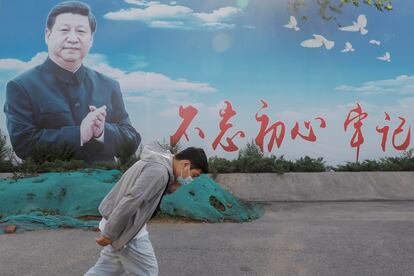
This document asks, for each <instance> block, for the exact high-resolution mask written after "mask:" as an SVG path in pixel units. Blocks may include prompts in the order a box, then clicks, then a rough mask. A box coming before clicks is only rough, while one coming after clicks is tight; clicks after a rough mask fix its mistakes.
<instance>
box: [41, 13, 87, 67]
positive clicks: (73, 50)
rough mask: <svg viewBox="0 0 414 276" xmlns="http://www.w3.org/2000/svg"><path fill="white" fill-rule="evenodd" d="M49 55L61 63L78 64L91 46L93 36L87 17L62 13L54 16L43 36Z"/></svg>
mask: <svg viewBox="0 0 414 276" xmlns="http://www.w3.org/2000/svg"><path fill="white" fill-rule="evenodd" d="M45 40H46V44H47V46H48V51H49V56H50V57H51V58H52V59H53V60H55V61H57V62H58V63H60V64H62V65H67V66H71V65H73V64H80V63H82V60H83V59H84V58H85V56H86V55H87V54H88V52H89V49H90V47H91V46H92V42H93V36H92V32H91V28H90V25H89V21H88V17H87V16H83V15H80V14H72V13H63V14H60V15H58V16H57V17H56V20H55V24H54V25H53V27H52V29H51V30H49V29H46V36H45Z"/></svg>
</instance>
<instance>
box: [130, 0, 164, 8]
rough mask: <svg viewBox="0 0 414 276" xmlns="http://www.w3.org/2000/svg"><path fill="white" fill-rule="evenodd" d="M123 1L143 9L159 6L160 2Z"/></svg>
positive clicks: (142, 0) (143, 0)
mask: <svg viewBox="0 0 414 276" xmlns="http://www.w3.org/2000/svg"><path fill="white" fill-rule="evenodd" d="M124 1H125V2H126V3H128V4H132V5H137V6H143V7H149V6H152V5H158V4H160V2H158V1H146V0H124Z"/></svg>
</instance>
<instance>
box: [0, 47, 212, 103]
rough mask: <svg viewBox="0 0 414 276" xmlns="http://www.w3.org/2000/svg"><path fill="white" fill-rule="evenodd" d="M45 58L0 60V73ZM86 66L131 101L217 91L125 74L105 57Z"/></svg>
mask: <svg viewBox="0 0 414 276" xmlns="http://www.w3.org/2000/svg"><path fill="white" fill-rule="evenodd" d="M46 57H47V53H45V52H41V53H37V54H36V55H35V56H34V57H33V58H32V59H31V60H30V61H28V62H25V61H21V60H18V59H0V73H1V72H9V71H13V72H15V73H19V72H21V71H24V70H26V69H28V68H31V67H33V66H35V65H38V64H40V63H42V62H43V61H44V60H45V58H46ZM85 65H86V66H88V67H90V68H92V69H94V70H96V71H98V72H101V73H103V74H105V75H108V76H110V77H112V78H114V79H116V80H117V81H119V83H120V85H121V89H122V91H123V92H124V93H126V94H128V96H130V97H132V96H140V97H150V98H154V97H157V98H159V97H166V98H167V99H168V98H175V97H177V98H185V97H186V96H188V95H189V94H191V93H214V92H216V91H217V89H215V88H214V87H211V86H210V85H209V84H208V83H204V82H195V81H188V80H187V79H185V78H180V79H173V78H170V77H169V76H166V75H163V74H160V73H155V72H144V71H132V72H127V71H124V70H122V69H119V68H116V67H112V66H111V65H109V63H108V60H107V57H106V56H105V55H102V54H97V53H91V54H89V55H88V57H87V58H86V59H85ZM140 97H138V98H137V97H135V98H134V97H132V98H131V99H132V100H131V101H133V102H142V101H143V100H144V98H140Z"/></svg>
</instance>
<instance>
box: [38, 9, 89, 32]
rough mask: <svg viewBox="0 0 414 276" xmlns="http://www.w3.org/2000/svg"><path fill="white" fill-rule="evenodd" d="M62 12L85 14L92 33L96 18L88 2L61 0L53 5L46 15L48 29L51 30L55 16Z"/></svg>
mask: <svg viewBox="0 0 414 276" xmlns="http://www.w3.org/2000/svg"><path fill="white" fill-rule="evenodd" d="M63 13H73V14H80V15H83V16H87V17H88V20H89V26H90V27H91V32H92V34H93V33H94V32H95V30H96V19H95V16H94V15H93V13H92V11H91V8H90V7H89V5H88V4H85V3H83V2H80V1H66V2H61V3H59V4H57V5H56V6H54V7H53V8H52V9H51V10H50V12H49V15H48V16H47V21H46V27H47V28H48V29H49V30H52V28H53V25H55V21H56V17H57V16H58V15H60V14H63Z"/></svg>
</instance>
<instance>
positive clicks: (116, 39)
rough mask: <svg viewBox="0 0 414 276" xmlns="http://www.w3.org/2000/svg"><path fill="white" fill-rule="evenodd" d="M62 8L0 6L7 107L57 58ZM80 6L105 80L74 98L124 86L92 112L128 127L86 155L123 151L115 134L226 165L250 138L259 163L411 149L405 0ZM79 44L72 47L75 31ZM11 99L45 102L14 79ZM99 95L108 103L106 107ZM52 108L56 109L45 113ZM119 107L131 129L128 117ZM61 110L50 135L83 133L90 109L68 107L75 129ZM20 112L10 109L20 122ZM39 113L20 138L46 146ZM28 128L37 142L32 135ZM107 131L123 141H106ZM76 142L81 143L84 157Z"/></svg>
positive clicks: (89, 61)
mask: <svg viewBox="0 0 414 276" xmlns="http://www.w3.org/2000/svg"><path fill="white" fill-rule="evenodd" d="M371 2H373V3H371ZM57 3H59V1H52V0H45V1H40V2H39V1H30V0H25V1H23V0H18V1H11V0H9V1H1V2H0V23H1V25H2V26H5V27H2V28H1V29H0V32H1V37H2V43H1V44H0V92H1V93H0V104H1V106H4V104H5V101H6V94H7V93H6V92H7V91H6V90H7V84H8V83H9V81H10V80H11V79H13V78H15V77H16V76H21V75H20V74H22V73H24V72H26V70H30V69H31V68H34V67H36V66H40V65H42V64H44V62H45V60H46V61H47V60H48V56H49V57H50V51H51V49H50V47H49V46H50V43H49V44H48V36H47V31H46V32H45V28H46V18H47V16H48V13H49V11H50V9H51V8H52V7H53V6H54V5H56V4H57ZM85 3H87V4H88V5H89V6H90V7H91V10H92V12H93V14H94V15H95V17H96V21H97V28H96V32H95V33H94V34H93V35H92V40H91V41H90V44H91V45H90V49H89V52H88V53H87V55H85V58H84V59H83V60H82V62H83V64H84V66H85V67H86V68H88V70H91V71H90V72H94V71H96V72H99V73H100V74H102V75H103V76H105V78H106V77H107V78H108V82H107V83H103V84H102V83H101V82H99V81H98V83H100V85H101V87H100V88H97V87H96V86H92V88H91V87H84V88H83V90H84V92H82V91H83V90H82V89H81V90H82V91H78V92H77V93H80V95H84V94H82V93H87V91H90V90H91V89H95V90H97V91H98V90H99V91H104V90H105V89H109V88H108V87H111V85H114V88H110V89H109V90H111V91H112V92H113V91H115V90H117V89H118V88H116V83H119V95H121V98H122V101H121V102H120V101H119V100H118V101H117V102H118V103H119V105H114V102H113V97H115V96H113V94H105V93H104V92H102V93H103V94H102V98H101V99H100V98H99V96H94V97H93V99H94V100H93V101H91V102H89V103H86V104H85V106H86V107H88V106H94V108H96V109H99V108H103V109H105V112H106V115H107V117H106V123H109V124H111V123H114V122H115V121H116V123H120V124H123V127H125V124H126V128H123V129H121V130H120V129H118V126H119V125H116V126H115V127H114V128H110V127H109V128H108V129H107V128H105V135H108V136H105V137H104V138H105V141H104V142H103V141H99V140H98V139H95V138H97V137H94V136H93V135H92V136H91V137H92V138H90V140H91V139H92V140H97V143H95V144H96V145H98V146H99V145H101V144H102V143H104V144H105V147H104V148H103V149H102V148H99V147H97V148H96V147H92V148H91V149H92V152H96V151H97V150H98V151H105V150H107V151H108V152H111V149H110V147H111V145H112V146H113V145H115V144H116V143H120V144H122V143H123V142H122V141H125V140H122V139H121V138H119V137H121V136H119V135H118V134H119V133H120V134H122V135H124V136H126V137H129V138H130V139H132V140H133V141H135V142H137V140H142V143H144V144H145V143H147V142H150V141H152V140H160V141H162V140H165V141H167V142H171V143H177V142H179V143H180V145H182V146H187V145H195V146H200V147H203V148H204V149H205V150H206V152H207V153H208V155H210V156H212V155H217V156H221V157H225V158H234V157H237V153H238V150H239V149H241V148H243V147H244V146H245V145H246V143H248V142H251V141H253V142H254V143H256V144H257V145H258V146H259V147H260V148H261V149H262V151H263V152H264V153H265V154H274V155H276V156H280V155H284V156H285V157H286V158H288V159H296V158H299V157H302V156H304V155H309V156H312V157H323V158H324V160H326V161H327V162H328V164H332V165H336V164H341V163H344V162H346V161H355V160H363V159H374V158H378V157H383V156H395V155H400V154H401V152H403V151H404V150H408V149H410V148H412V147H413V142H414V141H413V137H412V135H411V125H412V124H413V118H414V116H413V115H414V109H413V107H414V96H413V94H414V69H413V66H412V61H413V60H414V54H413V51H412V50H411V49H412V45H413V43H414V38H413V37H412V36H411V35H410V34H411V30H410V29H411V24H410V22H411V21H410V19H411V17H412V15H413V10H414V9H413V8H414V3H412V2H411V1H400V2H396V3H391V1H339V0H338V1H334V0H332V1H323V2H321V1H311V0H309V1H301V0H277V1H275V0H260V1H249V0H238V1H236V0H232V1H143V0H124V1H105V2H102V1H98V0H91V1H85ZM341 3H342V4H341ZM357 4H358V5H357ZM17 15H18V16H17ZM52 33H53V32H52ZM72 39H74V40H76V39H78V38H76V34H74V37H73V38H72ZM45 42H46V43H45ZM74 43H78V42H74ZM75 69H76V68H75ZM93 70H94V71H93ZM52 71H53V70H52ZM74 74H75V75H76V71H75V73H74ZM89 74H92V73H89ZM78 75H79V71H78ZM87 75H88V74H87ZM99 76H100V75H99ZM81 77H83V75H81ZM112 80H114V81H115V82H112ZM9 85H10V84H9ZM19 85H20V86H19ZM11 86H13V85H11ZM16 87H17V88H16ZM11 88H13V87H11ZM16 89H20V90H19V91H20V94H19V95H18V96H17V94H16V93H15V92H9V93H10V95H14V96H15V97H16V98H17V99H21V98H24V95H28V94H30V93H32V94H31V95H32V98H31V100H28V101H26V102H25V106H32V105H33V101H34V99H37V100H39V98H38V97H37V96H36V95H38V94H33V93H35V92H31V91H26V90H30V89H26V88H25V87H23V88H22V87H21V84H19V83H18V84H15V85H14V88H13V89H12V90H13V91H14V90H16ZM49 89H50V87H49ZM40 90H41V91H44V90H43V89H40V88H39V91H40ZM55 90H56V89H54V88H53V89H51V91H52V92H53V91H55ZM57 90H59V89H57ZM112 92H111V93H112ZM56 93H60V92H56ZM68 93H69V94H68V95H69V96H68V97H71V96H73V93H71V92H68ZM113 93H115V92H113ZM116 93H118V92H116ZM116 93H115V94H116ZM53 95H54V94H53ZM96 95H100V94H96ZM105 95H106V96H105ZM108 95H109V96H108ZM9 97H12V96H9ZM79 97H82V96H79ZM105 97H107V98H108V99H110V100H111V101H112V102H111V104H110V105H109V106H108V104H107V100H108V99H107V100H104V98H105ZM78 99H79V98H76V97H75V99H74V100H73V103H74V104H76V103H77V102H79V101H80V100H78ZM39 101H40V102H39V103H37V105H38V106H39V108H40V106H43V108H46V107H45V106H46V105H47V101H46V102H45V101H43V100H39ZM51 102H52V101H51ZM9 106H10V109H13V105H12V104H10V105H9ZM104 106H105V107H104ZM46 109H47V108H46ZM50 109H51V110H55V109H59V108H56V107H53V104H52V103H51V104H50ZM123 110H125V112H127V114H128V115H129V116H128V120H129V122H127V121H122V120H123V119H125V118H126V117H125V114H123ZM55 111H56V113H59V114H60V115H59V116H61V117H56V118H60V119H55V120H51V121H48V122H46V123H44V125H43V126H42V128H43V129H48V130H50V129H53V130H56V129H61V128H62V127H65V126H67V125H68V124H72V125H73V126H77V127H78V128H80V125H81V122H82V121H83V119H84V118H85V117H86V116H87V114H88V112H91V110H90V109H86V110H83V111H82V112H83V113H82V112H76V111H73V109H70V110H69V109H68V110H66V111H65V112H66V113H71V116H73V117H76V116H77V117H79V118H74V119H73V122H72V121H71V123H68V122H66V121H65V122H63V121H62V120H64V119H62V118H64V116H63V115H62V114H61V113H62V112H61V110H60V109H59V110H55ZM19 112H20V111H19V110H17V108H16V110H15V113H14V115H16V114H17V115H19V114H20V115H21V112H20V113H19ZM45 112H46V113H50V110H49V109H47V110H46V111H45ZM6 115H7V110H6V113H4V112H3V113H2V115H1V116H0V128H1V130H2V131H3V133H4V134H6V135H8V136H10V133H9V131H10V129H7V120H9V121H10V120H13V118H15V117H13V116H14V115H13V114H11V115H10V114H9V115H7V116H9V118H7V116H6ZM66 115H68V114H66ZM31 116H32V115H27V116H26V117H27V118H31V120H32V123H31V126H30V127H20V131H23V132H24V133H25V134H26V136H24V137H23V138H21V139H22V140H23V141H27V139H29V138H30V139H34V138H33V137H36V139H41V137H43V138H44V136H42V135H40V134H38V132H37V130H38V128H40V126H39V124H40V123H39V122H38V120H34V121H33V116H32V117H31ZM54 116H58V115H56V114H55V115H54ZM62 116H63V117H62ZM68 116H69V115H68ZM118 117H119V118H121V119H119V118H118ZM116 118H118V119H119V120H118V119H116ZM19 120H20V121H19ZM19 120H17V121H18V122H21V119H19ZM121 121H122V122H121ZM55 122H58V126H56V125H54V123H55ZM59 122H63V123H59ZM19 126H21V125H19ZM18 128H19V127H18ZM28 129H30V130H31V131H33V132H31V134H28V132H27V131H28ZM91 131H92V130H91ZM111 131H112V132H113V133H115V134H114V137H115V138H108V137H111V136H109V135H110V134H111ZM116 131H118V132H116ZM135 131H136V132H137V133H139V137H138V136H137V135H136V134H135ZM33 133H37V136H36V135H35V134H33ZM116 133H118V134H116ZM125 133H126V134H125ZM68 135H73V137H75V138H70V139H78V138H79V135H81V136H82V134H78V132H76V133H75V134H73V133H72V134H67V135H66V136H65V137H66V140H69V136H68ZM76 135H78V136H76ZM97 136H98V137H100V136H99V135H97ZM39 137H40V138H39ZM48 137H50V136H48ZM131 137H132V138H131ZM44 139H46V140H45V141H53V143H54V142H55V141H58V140H59V139H57V140H53V139H52V140H47V139H48V138H44ZM116 139H118V140H116ZM119 139H121V140H119ZM80 140H82V137H80V138H79V141H78V140H76V143H77V144H80V145H79V147H84V145H83V144H82V142H81V141H80ZM90 140H85V141H86V143H88V142H89V141H90ZM116 141H117V142H116ZM83 149H84V148H83ZM112 150H113V149H112Z"/></svg>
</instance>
